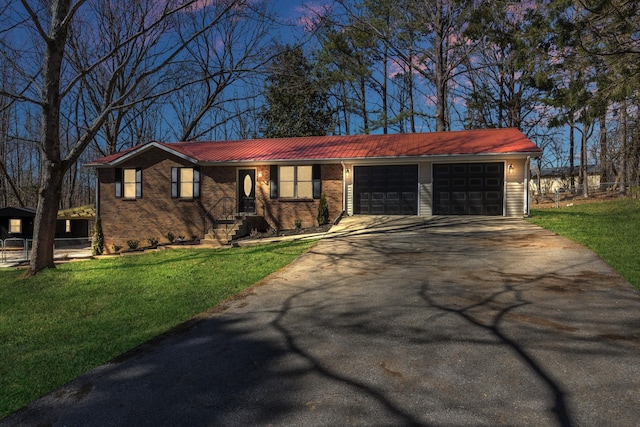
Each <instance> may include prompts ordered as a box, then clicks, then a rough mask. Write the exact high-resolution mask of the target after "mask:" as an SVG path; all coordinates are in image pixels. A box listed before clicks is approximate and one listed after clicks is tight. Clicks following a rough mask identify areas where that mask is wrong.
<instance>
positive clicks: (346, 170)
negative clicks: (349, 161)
mask: <svg viewBox="0 0 640 427" xmlns="http://www.w3.org/2000/svg"><path fill="white" fill-rule="evenodd" d="M344 174H345V175H346V176H347V178H349V169H345V171H344Z"/></svg>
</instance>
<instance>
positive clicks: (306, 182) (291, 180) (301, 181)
mask: <svg viewBox="0 0 640 427" xmlns="http://www.w3.org/2000/svg"><path fill="white" fill-rule="evenodd" d="M270 193H271V198H277V197H281V198H283V199H319V198H320V165H297V166H280V167H276V166H274V167H272V168H271V192H270Z"/></svg>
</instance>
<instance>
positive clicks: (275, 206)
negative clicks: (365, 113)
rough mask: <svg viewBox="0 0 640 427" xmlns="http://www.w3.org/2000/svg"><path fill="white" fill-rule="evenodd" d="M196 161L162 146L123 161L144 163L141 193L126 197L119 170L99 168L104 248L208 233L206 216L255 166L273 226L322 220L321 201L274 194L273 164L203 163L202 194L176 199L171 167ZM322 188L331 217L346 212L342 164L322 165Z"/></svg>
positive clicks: (259, 201)
mask: <svg viewBox="0 0 640 427" xmlns="http://www.w3.org/2000/svg"><path fill="white" fill-rule="evenodd" d="M192 166H193V164H191V163H189V162H188V161H186V160H183V159H181V158H179V157H177V156H174V155H172V154H169V153H166V152H165V151H162V150H160V149H152V150H149V151H147V152H145V153H144V154H142V155H139V156H136V157H134V158H132V159H130V160H128V161H127V162H124V163H123V164H121V165H119V167H122V168H136V167H139V168H142V197H141V198H139V199H135V200H127V199H123V198H116V197H115V170H114V169H113V168H104V169H98V178H99V215H100V217H101V218H102V228H103V232H104V236H105V249H106V250H107V251H108V252H112V246H113V245H114V244H117V245H119V246H121V247H122V248H123V249H126V248H127V244H126V242H127V240H138V241H139V242H140V246H147V245H148V242H147V240H148V239H149V238H158V239H159V240H160V242H166V241H167V239H166V237H165V236H166V234H167V233H168V232H171V233H173V235H174V236H185V238H187V239H190V238H192V237H199V238H202V237H203V232H204V220H203V217H204V215H205V214H206V213H207V212H208V211H209V210H210V209H211V208H212V207H213V206H214V205H215V204H216V202H218V201H219V200H220V199H221V198H223V197H231V198H234V199H235V198H237V197H238V195H237V186H236V181H237V176H238V170H239V169H255V170H256V181H257V182H256V215H260V216H263V217H264V218H265V220H266V221H267V223H268V226H269V227H271V228H276V229H279V230H287V229H292V228H294V227H295V221H296V220H297V219H299V220H300V221H301V222H302V227H305V228H306V227H313V226H316V225H317V220H316V217H317V215H318V204H319V200H281V199H271V198H270V197H269V165H260V166H251V167H236V166H207V167H201V168H200V199H172V198H171V168H172V167H192ZM321 176H322V193H323V194H325V197H326V199H327V204H328V206H329V218H330V219H331V220H332V219H333V218H335V217H337V216H338V215H339V214H340V212H341V211H342V168H341V166H340V165H339V164H326V165H322V167H321Z"/></svg>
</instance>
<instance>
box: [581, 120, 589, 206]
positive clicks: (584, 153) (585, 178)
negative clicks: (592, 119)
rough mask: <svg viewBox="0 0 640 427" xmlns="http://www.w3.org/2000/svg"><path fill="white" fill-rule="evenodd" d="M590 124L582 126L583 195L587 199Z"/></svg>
mask: <svg viewBox="0 0 640 427" xmlns="http://www.w3.org/2000/svg"><path fill="white" fill-rule="evenodd" d="M588 128H589V125H588V124H586V123H585V124H584V125H583V126H582V144H581V147H580V175H581V177H582V195H583V196H584V198H585V199H588V198H589V165H588V160H587V157H588V156H587V136H588V135H587V133H588V131H589V129H588Z"/></svg>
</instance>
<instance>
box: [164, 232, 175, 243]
mask: <svg viewBox="0 0 640 427" xmlns="http://www.w3.org/2000/svg"><path fill="white" fill-rule="evenodd" d="M165 237H166V238H167V240H168V241H169V243H173V242H174V241H175V240H176V236H175V235H174V234H173V233H172V232H168V233H167V234H166V235H165Z"/></svg>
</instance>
